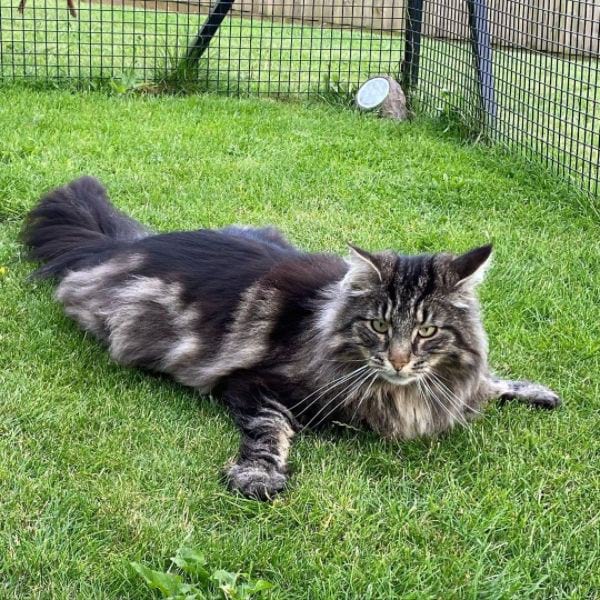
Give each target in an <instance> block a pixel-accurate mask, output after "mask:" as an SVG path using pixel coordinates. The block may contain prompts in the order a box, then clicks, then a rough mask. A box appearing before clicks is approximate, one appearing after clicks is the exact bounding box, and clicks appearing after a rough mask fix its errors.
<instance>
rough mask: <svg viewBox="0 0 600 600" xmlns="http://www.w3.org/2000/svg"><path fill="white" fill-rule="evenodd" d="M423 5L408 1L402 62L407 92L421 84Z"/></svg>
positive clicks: (419, 0)
mask: <svg viewBox="0 0 600 600" xmlns="http://www.w3.org/2000/svg"><path fill="white" fill-rule="evenodd" d="M423 4H424V0H408V3H407V6H406V27H405V36H406V41H405V43H404V60H403V61H402V84H403V86H404V90H405V91H407V90H409V89H410V88H412V87H415V86H416V85H417V83H418V82H419V55H420V53H421V28H422V25H423Z"/></svg>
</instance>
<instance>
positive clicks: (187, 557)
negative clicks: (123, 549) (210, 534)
mask: <svg viewBox="0 0 600 600" xmlns="http://www.w3.org/2000/svg"><path fill="white" fill-rule="evenodd" d="M130 564H131V567H132V568H133V570H134V571H135V572H136V573H137V574H138V575H139V576H140V577H141V578H142V579H143V580H144V581H145V582H146V584H147V585H148V587H149V588H150V589H152V590H157V591H159V592H160V593H161V594H162V596H163V598H167V599H169V600H204V599H206V600H214V599H221V600H222V599H225V600H248V599H249V598H252V597H264V592H266V591H268V590H270V589H271V588H272V587H273V584H271V583H269V582H268V581H265V580H264V579H257V580H252V579H250V577H249V576H248V574H247V573H239V572H237V573H230V572H229V571H224V570H222V569H218V570H216V571H214V572H213V573H212V574H211V573H210V571H209V570H208V569H207V566H206V559H205V558H204V556H203V555H202V554H200V553H199V552H197V551H195V550H193V549H191V548H181V549H180V550H179V551H178V552H177V554H176V555H175V556H173V557H172V558H171V566H170V567H169V569H168V570H167V571H166V572H163V571H155V570H154V569H150V568H149V567H146V566H145V565H142V564H140V563H137V562H132V563H130ZM173 568H177V569H178V570H179V571H180V572H181V573H182V574H183V575H185V576H186V579H187V580H184V577H183V575H179V574H176V573H171V569H173Z"/></svg>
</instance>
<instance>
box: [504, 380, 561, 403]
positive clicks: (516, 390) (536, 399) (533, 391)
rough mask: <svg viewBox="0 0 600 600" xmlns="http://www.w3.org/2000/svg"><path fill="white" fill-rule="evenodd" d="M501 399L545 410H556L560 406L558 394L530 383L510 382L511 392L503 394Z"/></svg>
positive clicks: (537, 384)
mask: <svg viewBox="0 0 600 600" xmlns="http://www.w3.org/2000/svg"><path fill="white" fill-rule="evenodd" d="M502 397H504V398H506V399H509V400H510V399H517V400H520V401H521V402H526V403H527V404H531V405H532V406H537V407H539V408H546V409H553V408H558V407H559V406H560V404H561V399H560V397H559V396H558V394H556V393H555V392H553V391H552V390H551V389H550V388H547V387H545V386H543V385H541V384H539V383H533V382H531V381H515V382H511V390H510V391H509V392H508V393H506V394H503V396H502Z"/></svg>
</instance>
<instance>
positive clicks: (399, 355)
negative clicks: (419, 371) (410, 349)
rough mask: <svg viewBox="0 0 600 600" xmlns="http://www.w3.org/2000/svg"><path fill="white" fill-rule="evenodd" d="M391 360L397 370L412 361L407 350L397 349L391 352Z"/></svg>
mask: <svg viewBox="0 0 600 600" xmlns="http://www.w3.org/2000/svg"><path fill="white" fill-rule="evenodd" d="M389 361H390V363H391V365H392V367H394V369H396V371H400V370H401V369H402V368H403V367H405V366H406V365H407V364H408V363H409V362H410V355H409V354H408V353H406V352H400V351H398V350H396V351H393V352H390V356H389Z"/></svg>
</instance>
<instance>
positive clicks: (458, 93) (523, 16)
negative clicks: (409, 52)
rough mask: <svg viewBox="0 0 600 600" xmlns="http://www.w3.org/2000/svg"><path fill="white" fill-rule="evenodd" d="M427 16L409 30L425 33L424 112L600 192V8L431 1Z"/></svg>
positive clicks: (586, 1) (552, 2)
mask: <svg viewBox="0 0 600 600" xmlns="http://www.w3.org/2000/svg"><path fill="white" fill-rule="evenodd" d="M420 16H421V17H422V18H421V22H419V21H417V22H416V25H415V24H414V21H413V23H412V24H411V22H410V21H409V22H408V26H409V29H411V30H412V31H415V30H418V29H419V27H420V28H421V33H422V40H421V53H420V63H419V83H418V86H417V87H415V89H414V91H413V95H414V97H416V98H418V100H419V103H420V105H421V107H422V108H423V109H424V110H428V111H435V112H446V113H449V114H453V115H454V116H455V117H456V118H457V119H461V120H462V121H463V122H465V121H466V122H467V124H470V125H472V126H473V128H474V129H476V130H479V131H480V132H482V133H484V134H486V135H487V136H489V137H490V138H492V139H493V140H497V141H500V142H502V143H505V144H507V145H509V146H511V147H513V148H518V149H520V150H521V151H523V152H524V153H525V154H527V155H528V156H531V157H541V158H542V159H543V160H544V161H545V162H546V163H547V164H549V165H550V166H551V167H553V168H554V170H555V171H557V172H559V173H560V174H562V175H565V176H568V177H569V178H571V179H572V180H574V181H576V183H577V184H578V185H579V186H580V187H582V188H583V189H584V190H586V191H588V192H591V193H593V194H597V193H598V191H599V177H600V173H599V160H600V157H599V148H600V62H599V58H600V46H599V44H600V37H599V32H600V3H598V2H597V1H596V0H580V1H570V2H564V1H563V2H561V1H559V0H543V1H541V2H531V1H529V0H509V1H506V0H488V1H487V2H483V1H482V0H427V2H426V3H425V9H424V10H423V11H422V14H421V15H420ZM477 30H478V31H477ZM486 45H487V48H486ZM478 67H479V69H478Z"/></svg>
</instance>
